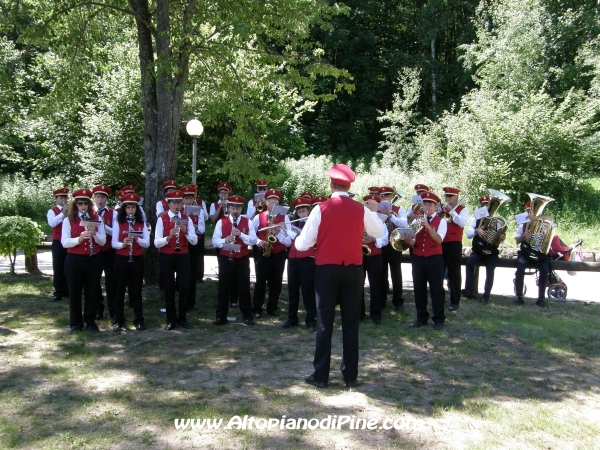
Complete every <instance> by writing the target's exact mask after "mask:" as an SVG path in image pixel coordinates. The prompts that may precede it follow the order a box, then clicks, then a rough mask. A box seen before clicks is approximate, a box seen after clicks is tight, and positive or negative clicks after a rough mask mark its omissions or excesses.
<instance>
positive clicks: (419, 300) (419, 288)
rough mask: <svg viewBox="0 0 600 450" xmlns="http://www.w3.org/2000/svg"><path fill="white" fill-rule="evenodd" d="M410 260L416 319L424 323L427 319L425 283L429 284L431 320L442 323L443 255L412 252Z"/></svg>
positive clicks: (444, 317) (443, 318)
mask: <svg viewBox="0 0 600 450" xmlns="http://www.w3.org/2000/svg"><path fill="white" fill-rule="evenodd" d="M410 261H411V263H412V274H413V285H414V290H415V291H414V292H415V308H416V309H417V321H419V322H421V323H423V324H424V323H427V321H428V320H429V312H428V311H427V285H429V292H430V294H431V309H432V311H433V316H432V319H433V322H434V323H444V321H445V320H446V316H445V315H444V257H443V256H442V255H434V256H428V257H424V256H417V255H414V254H413V255H410ZM459 294H460V291H459Z"/></svg>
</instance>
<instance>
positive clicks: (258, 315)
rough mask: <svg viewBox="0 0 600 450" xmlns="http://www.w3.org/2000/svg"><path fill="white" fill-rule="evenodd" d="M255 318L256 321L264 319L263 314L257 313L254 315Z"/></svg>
mask: <svg viewBox="0 0 600 450" xmlns="http://www.w3.org/2000/svg"><path fill="white" fill-rule="evenodd" d="M253 316H254V318H255V319H260V318H261V317H262V314H261V313H258V312H256V313H254V314H253Z"/></svg>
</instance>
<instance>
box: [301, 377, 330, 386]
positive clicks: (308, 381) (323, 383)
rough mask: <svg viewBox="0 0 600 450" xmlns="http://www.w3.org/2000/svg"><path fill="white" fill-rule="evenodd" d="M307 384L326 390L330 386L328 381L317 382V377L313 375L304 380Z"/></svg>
mask: <svg viewBox="0 0 600 450" xmlns="http://www.w3.org/2000/svg"><path fill="white" fill-rule="evenodd" d="M304 382H305V383H308V384H310V385H312V386H315V387H318V388H326V387H327V386H329V384H328V383H327V381H317V380H315V375H314V374H312V375H311V376H310V377H306V378H305V379H304Z"/></svg>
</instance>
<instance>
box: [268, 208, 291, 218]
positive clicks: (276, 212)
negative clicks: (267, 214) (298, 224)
mask: <svg viewBox="0 0 600 450" xmlns="http://www.w3.org/2000/svg"><path fill="white" fill-rule="evenodd" d="M289 209H290V207H289V206H285V205H275V206H273V212H272V214H273V215H275V216H285V215H286V214H287V212H288V211H289Z"/></svg>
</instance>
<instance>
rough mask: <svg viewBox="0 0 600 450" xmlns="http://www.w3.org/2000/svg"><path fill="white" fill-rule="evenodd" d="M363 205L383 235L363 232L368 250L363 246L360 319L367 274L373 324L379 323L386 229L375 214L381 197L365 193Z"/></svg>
mask: <svg viewBox="0 0 600 450" xmlns="http://www.w3.org/2000/svg"><path fill="white" fill-rule="evenodd" d="M363 201H364V202H365V206H366V207H367V209H368V210H369V211H371V213H372V214H373V216H374V217H375V218H376V220H377V221H378V222H379V224H380V225H381V229H382V232H383V235H382V236H381V238H377V239H375V238H373V237H371V236H369V235H368V234H363V240H362V242H363V246H365V245H366V246H367V248H368V252H367V254H365V251H364V247H363V269H364V270H363V290H362V298H361V309H360V319H361V320H363V319H364V318H365V289H364V283H365V278H366V277H367V275H368V276H369V290H370V292H371V303H370V308H369V314H370V316H371V320H372V321H373V323H374V324H375V325H380V324H381V299H382V297H383V296H382V293H381V272H382V270H383V257H382V254H381V249H382V247H384V246H385V245H387V243H388V230H387V227H386V226H385V225H384V224H383V222H382V221H381V219H380V218H379V217H378V216H377V208H378V206H379V203H380V202H381V198H380V197H379V196H378V195H375V194H369V195H365V196H364V197H363Z"/></svg>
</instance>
